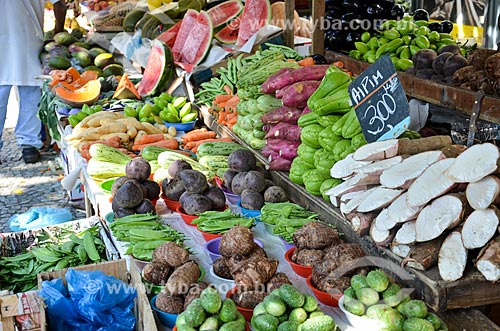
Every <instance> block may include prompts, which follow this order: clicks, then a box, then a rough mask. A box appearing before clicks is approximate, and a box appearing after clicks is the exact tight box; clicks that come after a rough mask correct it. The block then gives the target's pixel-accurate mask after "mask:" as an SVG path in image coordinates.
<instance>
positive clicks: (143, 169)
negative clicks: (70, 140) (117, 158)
mask: <svg viewBox="0 0 500 331" xmlns="http://www.w3.org/2000/svg"><path fill="white" fill-rule="evenodd" d="M125 174H126V175H127V177H128V178H134V179H137V180H138V181H141V182H142V181H144V180H146V179H148V178H149V176H150V175H151V165H150V164H149V162H148V161H146V160H145V159H143V158H142V157H136V158H134V159H132V160H130V161H129V162H128V163H127V165H126V166H125Z"/></svg>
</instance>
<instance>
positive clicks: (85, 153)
mask: <svg viewBox="0 0 500 331" xmlns="http://www.w3.org/2000/svg"><path fill="white" fill-rule="evenodd" d="M80 153H81V154H82V157H83V158H84V159H85V160H87V161H88V160H90V158H91V156H90V152H89V150H88V149H83V150H82V151H81V152H80Z"/></svg>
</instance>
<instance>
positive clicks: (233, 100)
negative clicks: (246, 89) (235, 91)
mask: <svg viewBox="0 0 500 331" xmlns="http://www.w3.org/2000/svg"><path fill="white" fill-rule="evenodd" d="M239 102H240V98H239V97H238V96H237V95H235V96H233V97H232V98H231V99H229V100H227V101H226V105H225V106H224V109H225V110H226V111H228V110H231V109H232V110H236V106H237V105H238V103H239Z"/></svg>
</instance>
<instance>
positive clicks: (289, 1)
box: [285, 0, 295, 49]
mask: <svg viewBox="0 0 500 331" xmlns="http://www.w3.org/2000/svg"><path fill="white" fill-rule="evenodd" d="M294 11H295V0H285V45H286V46H288V47H290V48H292V49H293V48H294V47H295V42H294V37H295V31H294V30H295V29H294V20H295V18H294Z"/></svg>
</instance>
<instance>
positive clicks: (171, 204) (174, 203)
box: [161, 193, 181, 211]
mask: <svg viewBox="0 0 500 331" xmlns="http://www.w3.org/2000/svg"><path fill="white" fill-rule="evenodd" d="M161 198H162V199H163V201H165V205H166V206H167V207H168V209H170V210H173V211H176V209H177V207H179V206H180V205H181V203H180V202H179V201H175V200H170V199H169V198H167V196H166V195H165V194H164V193H162V194H161Z"/></svg>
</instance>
